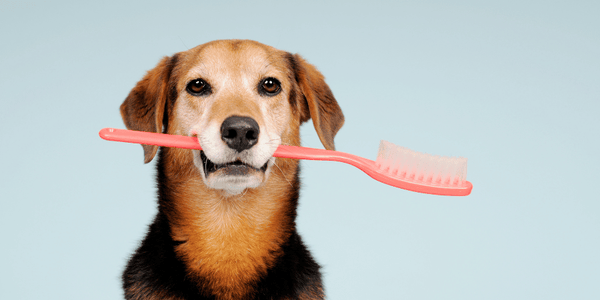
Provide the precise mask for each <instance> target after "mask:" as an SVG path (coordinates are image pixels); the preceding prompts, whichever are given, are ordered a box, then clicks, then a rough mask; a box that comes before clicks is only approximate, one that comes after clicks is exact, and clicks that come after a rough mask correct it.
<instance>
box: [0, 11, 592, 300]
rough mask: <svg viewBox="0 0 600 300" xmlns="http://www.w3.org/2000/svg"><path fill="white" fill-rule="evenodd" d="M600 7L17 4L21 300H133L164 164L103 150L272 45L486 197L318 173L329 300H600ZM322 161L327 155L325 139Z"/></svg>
mask: <svg viewBox="0 0 600 300" xmlns="http://www.w3.org/2000/svg"><path fill="white" fill-rule="evenodd" d="M599 15H600V2H598V1H573V0H569V1H389V2H386V1H363V2H358V1H301V2H295V3H293V2H285V3H284V2H283V1H276V2H275V1H273V2H271V1H189V2H183V1H163V2H157V1H140V2H128V1H96V2H94V3H92V2H87V1H70V2H69V1H39V2H35V1H5V0H0V99H1V106H0V134H1V136H0V137H1V140H0V143H1V147H0V151H1V152H0V154H1V155H0V170H1V172H0V243H1V244H0V299H89V300H91V299H120V298H122V292H121V287H120V274H121V272H122V270H123V268H124V266H125V264H126V262H127V260H128V258H129V256H130V255H131V254H132V253H133V251H134V250H135V248H136V247H137V245H138V243H139V242H140V241H141V239H142V238H143V236H144V235H145V232H146V229H147V226H148V225H149V224H150V222H151V220H152V218H153V216H154V214H155V213H156V196H155V193H156V187H155V182H154V176H155V171H154V163H151V164H148V165H144V164H143V154H142V153H143V152H142V147H140V146H138V145H130V144H121V143H112V142H106V141H103V140H101V139H100V138H99V137H98V134H97V133H98V130H100V129H101V128H103V127H117V128H124V125H123V123H122V121H121V118H120V115H119V110H118V107H119V105H120V104H121V102H122V101H123V100H124V99H125V97H126V96H127V94H128V93H129V91H130V90H131V88H132V87H133V86H134V85H135V84H136V82H137V81H138V80H140V79H141V77H142V76H143V75H144V74H145V72H146V71H147V70H149V69H151V68H153V67H154V66H155V65H156V63H157V62H158V61H159V60H160V59H161V58H162V57H163V56H166V55H172V54H174V53H176V52H179V51H185V50H187V49H189V48H192V47H194V46H196V45H198V44H202V43H205V42H208V41H211V40H215V39H230V38H239V39H252V40H257V41H260V42H262V43H265V44H268V45H271V46H274V47H276V48H279V49H283V50H286V51H289V52H292V53H299V54H300V55H302V56H303V57H304V58H306V59H307V60H308V61H309V62H311V63H313V64H314V65H316V66H317V67H318V68H319V69H320V70H321V72H322V73H323V74H324V75H325V77H326V78H327V82H328V84H329V85H330V87H331V89H332V90H333V92H334V94H335V96H336V98H337V100H338V102H339V103H340V105H341V107H342V109H343V111H344V113H345V116H346V124H345V126H344V127H343V128H342V130H341V131H340V132H339V134H338V135H337V137H336V140H335V142H336V146H337V149H338V150H341V151H345V152H351V153H354V154H356V155H359V156H363V157H367V158H371V159H374V158H375V157H376V155H377V148H378V145H379V141H380V140H381V139H385V140H388V141H391V142H393V143H395V144H398V145H401V146H404V147H408V148H410V149H413V150H416V151H421V152H426V153H431V154H438V155H448V156H464V157H467V158H468V159H469V167H468V180H469V181H471V182H472V183H473V185H474V189H473V193H472V194H471V195H470V196H468V197H440V196H430V195H423V194H417V193H412V192H408V191H404V190H401V189H397V188H393V187H390V186H386V185H384V184H381V183H379V182H376V181H374V180H372V179H370V177H368V176H367V175H365V174H363V173H362V172H360V171H359V170H358V169H355V168H353V167H351V166H348V165H344V164H341V163H333V162H306V161H304V162H302V168H303V172H302V183H303V188H302V192H301V201H300V207H299V211H298V214H299V216H298V220H297V224H298V229H299V231H300V232H301V234H302V236H303V238H304V241H305V242H306V244H307V245H308V247H309V248H310V250H311V251H312V253H313V254H314V256H315V257H316V259H317V260H318V262H319V263H320V264H321V265H322V266H323V273H324V282H325V288H326V292H327V294H328V299H461V300H464V299H600V256H599V252H600V201H599V200H600V197H599V196H598V190H599V189H598V187H599V186H600V176H599V170H598V169H599V167H600V159H599V158H598V155H599V153H600V142H599V141H598V140H599V138H600V121H599V119H600V118H599V117H598V115H599V113H600V18H599V17H598V16H599ZM302 138H303V143H304V145H306V146H310V147H316V148H322V145H321V144H320V143H319V140H318V138H317V136H316V134H315V132H314V129H313V128H312V124H310V123H307V124H305V125H304V126H303V127H302Z"/></svg>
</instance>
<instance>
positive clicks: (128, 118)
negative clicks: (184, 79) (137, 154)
mask: <svg viewBox="0 0 600 300" xmlns="http://www.w3.org/2000/svg"><path fill="white" fill-rule="evenodd" d="M176 62H177V55H174V56H173V57H165V58H163V59H162V60H161V61H160V62H159V63H158V65H157V66H156V67H155V68H154V69H152V70H150V71H148V73H147V74H146V76H144V78H142V80H140V81H139V82H138V83H137V85H136V86H135V87H134V88H133V89H132V90H131V92H129V96H127V98H126V99H125V101H124V102H123V104H121V117H122V118H123V122H124V123H125V126H126V127H127V129H130V130H139V131H148V132H157V133H160V132H162V129H163V126H165V128H166V124H163V123H164V121H165V120H164V117H165V110H166V105H167V98H168V97H169V96H171V95H170V94H171V93H172V92H173V91H174V90H173V88H172V87H171V86H170V84H169V81H170V80H169V79H170V78H171V72H172V71H173V67H174V66H175V64H176ZM142 147H144V163H149V162H150V161H152V159H153V158H154V156H155V155H156V152H157V151H158V146H152V145H142Z"/></svg>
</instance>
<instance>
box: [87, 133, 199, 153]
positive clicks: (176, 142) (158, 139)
mask: <svg viewBox="0 0 600 300" xmlns="http://www.w3.org/2000/svg"><path fill="white" fill-rule="evenodd" d="M99 134H100V137H101V138H103V139H105V140H107V141H114V142H126V143H134V144H143V145H156V146H163V147H174V148H185V149H196V150H202V147H200V144H199V143H198V139H197V138H195V137H191V136H181V135H169V134H162V133H153V132H146V131H134V130H125V129H116V128H103V129H102V130H100V132H99Z"/></svg>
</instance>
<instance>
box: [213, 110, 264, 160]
mask: <svg viewBox="0 0 600 300" xmlns="http://www.w3.org/2000/svg"><path fill="white" fill-rule="evenodd" d="M259 133H260V130H259V129H258V123H256V121H254V119H252V118H249V117H238V116H232V117H229V118H227V119H225V121H223V124H222V125H221V139H222V140H223V141H224V142H225V143H227V146H229V148H231V149H235V150H237V151H238V152H242V151H244V150H246V149H250V148H252V146H254V145H255V144H256V142H258V134H259Z"/></svg>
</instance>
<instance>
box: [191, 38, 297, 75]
mask: <svg viewBox="0 0 600 300" xmlns="http://www.w3.org/2000/svg"><path fill="white" fill-rule="evenodd" d="M182 54H183V58H184V60H185V62H186V63H185V65H186V69H187V70H185V71H184V73H185V74H186V75H187V76H186V77H190V76H191V77H194V76H196V75H206V76H211V75H218V74H223V73H227V74H229V75H233V74H236V75H241V74H257V75H265V74H268V73H271V72H282V73H284V72H286V70H287V69H288V64H287V60H286V59H285V54H286V52H284V51H281V50H277V49H275V48H273V47H270V46H267V45H264V44H260V43H258V42H254V41H240V40H229V41H215V42H211V43H208V44H204V45H200V46H198V47H195V48H193V49H190V50H188V51H186V52H183V53H182ZM232 73H233V74H232Z"/></svg>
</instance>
